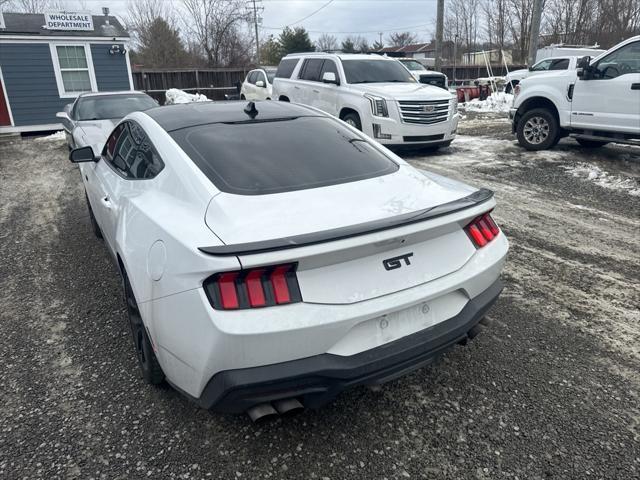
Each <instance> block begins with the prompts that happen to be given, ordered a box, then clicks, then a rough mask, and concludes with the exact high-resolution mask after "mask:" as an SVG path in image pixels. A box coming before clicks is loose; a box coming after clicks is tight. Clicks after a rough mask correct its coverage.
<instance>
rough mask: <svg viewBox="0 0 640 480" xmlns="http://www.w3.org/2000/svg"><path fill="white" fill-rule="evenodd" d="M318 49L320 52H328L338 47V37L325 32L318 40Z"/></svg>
mask: <svg viewBox="0 0 640 480" xmlns="http://www.w3.org/2000/svg"><path fill="white" fill-rule="evenodd" d="M316 49H317V50H318V51H319V52H328V51H331V50H337V49H338V39H337V38H336V37H334V36H333V35H329V34H328V33H323V34H322V35H320V36H319V37H318V40H316Z"/></svg>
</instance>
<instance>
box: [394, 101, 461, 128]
mask: <svg viewBox="0 0 640 480" xmlns="http://www.w3.org/2000/svg"><path fill="white" fill-rule="evenodd" d="M398 105H399V106H400V117H401V118H402V121H403V122H404V123H416V124H420V125H431V124H433V123H440V122H445V121H447V119H448V118H449V100H399V101H398Z"/></svg>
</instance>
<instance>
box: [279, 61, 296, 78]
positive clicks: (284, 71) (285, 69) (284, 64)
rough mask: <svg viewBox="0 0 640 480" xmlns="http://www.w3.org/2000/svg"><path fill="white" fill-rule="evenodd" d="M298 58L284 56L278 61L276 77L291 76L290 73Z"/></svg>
mask: <svg viewBox="0 0 640 480" xmlns="http://www.w3.org/2000/svg"><path fill="white" fill-rule="evenodd" d="M298 60H299V59H298V58H285V59H283V60H281V61H280V65H278V70H277V71H276V78H291V74H292V73H293V71H294V70H295V68H296V65H297V64H298Z"/></svg>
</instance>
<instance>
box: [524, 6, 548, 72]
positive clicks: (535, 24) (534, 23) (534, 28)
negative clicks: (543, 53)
mask: <svg viewBox="0 0 640 480" xmlns="http://www.w3.org/2000/svg"><path fill="white" fill-rule="evenodd" d="M543 1H544V0H534V3H533V17H532V18H531V36H530V37H529V56H528V58H527V65H529V66H531V65H533V64H534V63H536V52H537V51H538V36H539V35H540V21H541V20H542V2H543Z"/></svg>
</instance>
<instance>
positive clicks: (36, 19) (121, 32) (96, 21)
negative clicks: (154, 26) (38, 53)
mask: <svg viewBox="0 0 640 480" xmlns="http://www.w3.org/2000/svg"><path fill="white" fill-rule="evenodd" d="M2 15H3V17H4V24H5V28H0V35H26V36H32V35H38V36H42V37H60V36H64V37H105V38H113V37H128V36H129V34H128V33H127V31H126V30H125V29H124V27H123V26H122V25H121V24H120V22H119V21H118V19H117V18H116V17H113V16H108V17H105V16H104V15H92V17H93V30H91V31H82V30H47V29H46V28H42V26H43V25H44V23H45V21H44V14H42V13H9V12H4V13H3V14H2ZM107 22H108V23H107Z"/></svg>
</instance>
